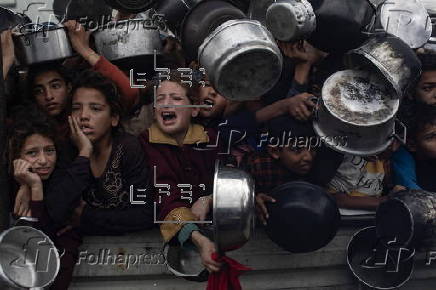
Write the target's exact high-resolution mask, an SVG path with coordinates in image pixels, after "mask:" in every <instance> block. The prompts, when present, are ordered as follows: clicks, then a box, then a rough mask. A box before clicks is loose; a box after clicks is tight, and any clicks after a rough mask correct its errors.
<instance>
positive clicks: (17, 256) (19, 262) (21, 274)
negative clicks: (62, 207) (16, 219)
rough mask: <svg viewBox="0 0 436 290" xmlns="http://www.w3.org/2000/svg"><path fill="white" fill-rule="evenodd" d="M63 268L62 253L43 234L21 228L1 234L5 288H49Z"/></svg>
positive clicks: (1, 279) (0, 262)
mask: <svg viewBox="0 0 436 290" xmlns="http://www.w3.org/2000/svg"><path fill="white" fill-rule="evenodd" d="M59 267H60V259H59V253H58V251H57V249H56V247H55V246H54V244H53V242H52V241H51V240H50V239H49V237H48V236H46V235H45V234H44V233H43V232H41V231H39V230H37V229H34V228H32V227H27V226H18V227H12V228H10V229H8V230H6V231H4V232H2V233H1V234H0V287H1V289H4V287H6V285H7V286H10V287H13V288H39V287H47V286H49V285H50V284H51V283H52V282H53V281H54V279H55V278H56V275H57V274H58V271H59ZM2 283H3V285H2ZM3 286H4V287H3Z"/></svg>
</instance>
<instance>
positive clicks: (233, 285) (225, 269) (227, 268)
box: [206, 253, 252, 290]
mask: <svg viewBox="0 0 436 290" xmlns="http://www.w3.org/2000/svg"><path fill="white" fill-rule="evenodd" d="M212 259H214V260H215V261H217V262H221V263H223V265H222V268H221V270H220V271H219V272H215V273H212V274H210V275H209V280H208V282H207V289H206V290H241V289H242V288H241V283H239V278H238V277H239V275H241V272H242V271H249V270H252V269H251V268H248V267H246V266H244V265H242V264H239V263H238V262H237V261H235V260H233V259H231V258H229V257H227V256H218V254H217V253H213V254H212Z"/></svg>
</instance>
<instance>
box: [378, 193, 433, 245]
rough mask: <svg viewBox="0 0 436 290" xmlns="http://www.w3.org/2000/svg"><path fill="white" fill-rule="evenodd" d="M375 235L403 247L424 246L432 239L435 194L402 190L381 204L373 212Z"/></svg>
mask: <svg viewBox="0 0 436 290" xmlns="http://www.w3.org/2000/svg"><path fill="white" fill-rule="evenodd" d="M376 226H377V236H379V237H381V238H388V239H391V240H394V239H395V241H396V244H397V245H398V246H402V247H409V248H413V247H420V246H422V245H424V246H425V243H426V242H429V241H431V239H432V238H433V239H434V238H435V237H436V235H435V232H436V193H433V192H428V191H424V190H405V191H401V192H398V193H396V194H395V195H393V197H392V198H390V199H389V200H387V201H385V202H383V203H382V204H380V206H379V207H378V209H377V213H376Z"/></svg>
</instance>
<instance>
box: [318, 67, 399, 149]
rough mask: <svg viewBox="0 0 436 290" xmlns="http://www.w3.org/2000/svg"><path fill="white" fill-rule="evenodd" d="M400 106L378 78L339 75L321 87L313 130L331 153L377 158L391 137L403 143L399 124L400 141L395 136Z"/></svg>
mask: <svg viewBox="0 0 436 290" xmlns="http://www.w3.org/2000/svg"><path fill="white" fill-rule="evenodd" d="M399 104H400V100H399V99H398V97H397V96H396V94H395V92H394V91H393V90H392V89H391V88H390V87H389V86H388V85H386V84H385V81H384V80H383V78H382V77H381V76H380V75H378V74H375V73H371V72H366V71H355V70H345V71H339V72H336V73H334V74H333V75H332V76H330V77H329V78H328V79H327V80H326V81H325V83H324V85H323V88H322V100H321V101H320V102H319V105H318V108H317V110H316V112H315V116H314V121H313V126H314V129H315V132H316V133H317V135H319V136H320V137H321V139H322V140H323V141H324V143H325V144H326V145H327V146H329V147H330V148H332V149H333V150H336V151H339V152H341V153H349V154H353V155H360V156H369V155H376V154H378V153H381V152H383V151H384V150H385V149H387V147H388V146H389V145H390V144H391V142H392V137H393V136H395V137H397V138H398V139H400V140H401V141H402V142H403V143H405V142H406V128H405V127H404V125H402V123H400V122H398V124H399V125H401V126H402V127H403V130H404V131H403V134H402V137H400V136H399V135H397V133H396V132H395V124H396V120H395V114H396V112H397V111H398V108H399ZM339 137H340V138H339ZM337 140H341V142H338V141H337ZM344 140H346V142H344Z"/></svg>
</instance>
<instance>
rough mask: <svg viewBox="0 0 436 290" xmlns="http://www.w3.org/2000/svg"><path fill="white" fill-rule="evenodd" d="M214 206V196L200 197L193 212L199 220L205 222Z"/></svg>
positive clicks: (193, 207)
mask: <svg viewBox="0 0 436 290" xmlns="http://www.w3.org/2000/svg"><path fill="white" fill-rule="evenodd" d="M211 205H212V195H208V196H202V197H200V198H199V199H198V200H197V201H196V202H194V204H193V205H192V207H191V212H192V213H193V214H194V215H195V216H196V217H197V219H198V220H200V221H204V220H205V219H206V216H207V214H208V213H209V211H210V207H211Z"/></svg>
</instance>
